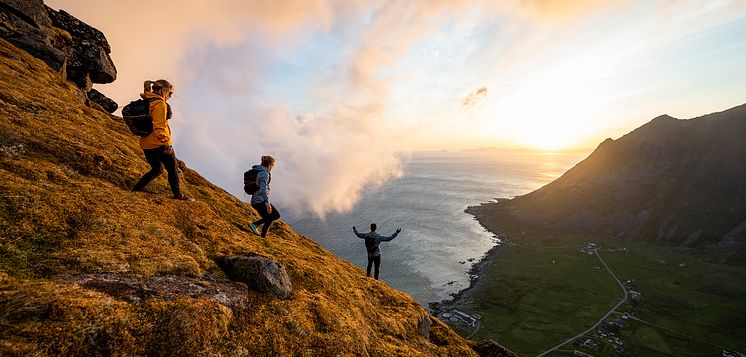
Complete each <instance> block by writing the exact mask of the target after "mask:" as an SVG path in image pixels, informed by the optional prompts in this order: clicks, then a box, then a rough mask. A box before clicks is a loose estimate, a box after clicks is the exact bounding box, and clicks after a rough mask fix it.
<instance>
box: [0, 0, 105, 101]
mask: <svg viewBox="0 0 746 357" xmlns="http://www.w3.org/2000/svg"><path fill="white" fill-rule="evenodd" d="M0 36H1V37H2V38H4V39H6V40H7V41H8V42H10V43H12V44H14V45H15V46H16V47H18V48H21V49H23V50H25V51H26V52H28V53H30V54H31V55H32V56H34V57H36V58H39V59H41V60H42V61H44V62H46V63H47V64H48V65H49V66H50V67H52V68H53V69H54V70H55V71H57V72H59V73H60V74H61V75H63V76H64V77H65V78H67V79H68V80H69V81H71V82H73V83H75V85H76V86H78V88H80V89H81V90H82V91H83V93H88V96H89V98H90V97H91V96H94V97H95V99H94V98H90V99H91V100H93V101H94V102H96V103H98V104H100V105H101V106H102V107H104V108H105V109H106V110H107V111H108V110H110V108H112V107H113V105H116V103H115V102H114V101H113V100H111V99H109V98H106V97H105V96H104V95H103V94H101V93H99V92H95V93H91V88H92V86H93V84H94V83H102V84H103V83H111V82H113V81H114V80H115V79H116V78H117V70H116V67H115V66H114V62H113V61H112V60H111V57H110V56H109V53H111V48H110V47H109V42H108V41H107V40H106V36H104V34H103V33H102V32H101V31H99V30H97V29H95V28H93V27H91V26H89V25H88V24H86V23H84V22H82V21H80V20H78V19H77V18H75V17H74V16H72V15H70V14H68V13H67V12H65V11H64V10H60V11H55V10H53V9H52V8H50V7H48V6H46V5H44V2H43V1H42V0H0ZM112 103H113V104H112ZM114 110H116V108H114ZM114 110H111V111H110V112H113V111H114Z"/></svg>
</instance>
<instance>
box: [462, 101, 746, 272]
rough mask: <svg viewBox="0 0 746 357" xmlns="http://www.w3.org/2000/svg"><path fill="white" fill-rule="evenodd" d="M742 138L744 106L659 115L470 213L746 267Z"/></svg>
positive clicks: (745, 128) (745, 120)
mask: <svg viewBox="0 0 746 357" xmlns="http://www.w3.org/2000/svg"><path fill="white" fill-rule="evenodd" d="M744 137H746V105H741V106H739V107H735V108H732V109H729V110H727V111H723V112H719V113H713V114H709V115H705V116H702V117H699V118H695V119H688V120H679V119H675V118H672V117H670V116H667V115H663V116H660V117H658V118H655V119H653V120H652V121H650V122H649V123H647V124H645V125H643V126H641V127H639V128H637V129H635V130H634V131H632V132H630V133H629V134H627V135H625V136H623V137H621V138H619V139H617V140H611V139H607V140H606V141H604V142H603V143H601V145H599V147H598V148H597V149H596V150H595V151H594V152H593V153H592V154H591V155H590V156H589V157H588V158H587V159H585V160H584V161H582V162H580V163H579V164H577V165H576V166H575V167H574V168H572V169H571V170H569V171H567V172H566V173H565V174H564V175H563V176H562V177H560V178H559V179H557V180H555V181H553V182H551V183H549V184H548V185H546V186H544V187H542V188H541V189H538V190H536V191H534V192H531V193H529V194H527V195H524V196H520V197H516V198H515V199H512V200H507V201H502V202H500V203H493V204H487V205H485V206H482V207H474V208H471V210H472V212H480V211H481V213H485V214H488V215H489V214H505V213H507V214H508V215H509V216H511V217H513V218H514V219H516V220H518V221H522V222H524V223H526V224H528V225H530V226H533V227H544V228H546V229H548V230H549V231H551V232H557V233H582V234H590V235H594V236H596V237H599V238H603V237H613V238H617V239H631V240H640V241H645V242H653V243H656V244H662V245H667V246H674V247H681V248H686V249H688V250H690V251H692V252H698V253H701V252H706V253H707V254H708V255H709V256H710V257H712V258H715V259H718V260H720V261H729V262H734V263H738V264H746V260H744V259H743V253H746V184H745V183H744V180H743V178H744V177H746V160H745V158H746V141H744V140H743V138H744ZM489 211H492V213H489ZM501 212H502V213H501Z"/></svg>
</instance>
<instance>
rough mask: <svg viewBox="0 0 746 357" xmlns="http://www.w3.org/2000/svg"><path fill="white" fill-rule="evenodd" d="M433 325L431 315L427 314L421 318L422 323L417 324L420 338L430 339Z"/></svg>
mask: <svg viewBox="0 0 746 357" xmlns="http://www.w3.org/2000/svg"><path fill="white" fill-rule="evenodd" d="M432 325H433V323H432V322H431V321H430V314H428V313H425V314H424V315H422V317H421V318H420V322H419V323H417V333H418V334H420V336H422V337H424V338H427V339H429V338H430V327H432Z"/></svg>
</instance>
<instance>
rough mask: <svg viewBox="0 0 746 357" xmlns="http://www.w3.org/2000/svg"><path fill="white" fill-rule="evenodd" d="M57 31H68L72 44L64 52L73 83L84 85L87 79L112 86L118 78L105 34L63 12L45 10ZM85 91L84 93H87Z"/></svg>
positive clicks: (69, 75)
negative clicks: (83, 82) (82, 82)
mask: <svg viewBox="0 0 746 357" xmlns="http://www.w3.org/2000/svg"><path fill="white" fill-rule="evenodd" d="M46 10H47V14H48V15H49V18H50V19H51V20H52V24H53V25H54V27H56V28H58V29H62V30H65V31H67V32H68V33H69V34H70V36H71V38H72V43H71V45H70V46H67V47H66V48H65V51H66V54H67V77H68V78H69V79H70V80H72V81H74V82H76V83H77V82H78V81H85V77H86V76H88V77H89V78H90V81H91V82H93V83H111V82H114V80H115V79H116V78H117V69H116V67H114V62H112V60H111V57H109V54H110V53H111V47H110V46H109V41H107V40H106V36H104V34H103V32H101V31H99V30H97V29H95V28H93V27H91V26H90V25H88V24H86V23H84V22H83V21H80V20H78V19H77V18H75V17H74V16H72V15H70V14H69V13H67V12H65V11H64V10H60V11H55V10H53V9H52V8H50V7H47V8H46ZM84 90H85V89H84Z"/></svg>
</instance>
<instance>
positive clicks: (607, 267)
mask: <svg viewBox="0 0 746 357" xmlns="http://www.w3.org/2000/svg"><path fill="white" fill-rule="evenodd" d="M595 253H596V256H597V257H598V259H599V260H600V261H601V264H603V265H604V268H606V271H608V272H609V274H611V276H612V277H614V280H616V282H617V284H619V286H620V287H621V288H622V291H624V298H622V300H621V301H619V303H617V304H616V305H614V307H612V308H611V310H609V312H607V313H606V315H604V316H603V317H602V318H601V319H599V320H598V322H596V324H595V325H593V326H591V327H589V328H588V329H587V330H585V331H583V332H581V333H579V334H577V335H575V336H573V337H570V338H568V339H566V340H564V341H562V342H560V343H559V344H558V345H556V346H554V347H552V348H550V349H548V350H546V351H544V352H542V353H540V354H538V355H536V357H542V356H546V355H547V354H549V353H552V352H554V351H556V350H557V349H559V348H560V347H562V346H564V345H566V344H568V343H570V342H572V341H573V340H575V339H576V338H579V337H582V336H583V335H585V334H587V333H589V332H591V331H593V330H594V329H595V328H596V327H597V326H598V325H600V324H601V323H602V322H604V320H606V318H608V317H609V315H611V314H612V313H614V311H616V309H618V308H619V306H622V304H624V303H625V302H626V301H627V295H628V294H627V289H626V288H625V287H624V284H622V282H621V281H620V280H619V278H617V276H616V274H614V272H613V271H611V269H609V266H608V265H606V262H605V261H604V259H603V258H601V256H600V255H599V254H598V249H596V250H595Z"/></svg>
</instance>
